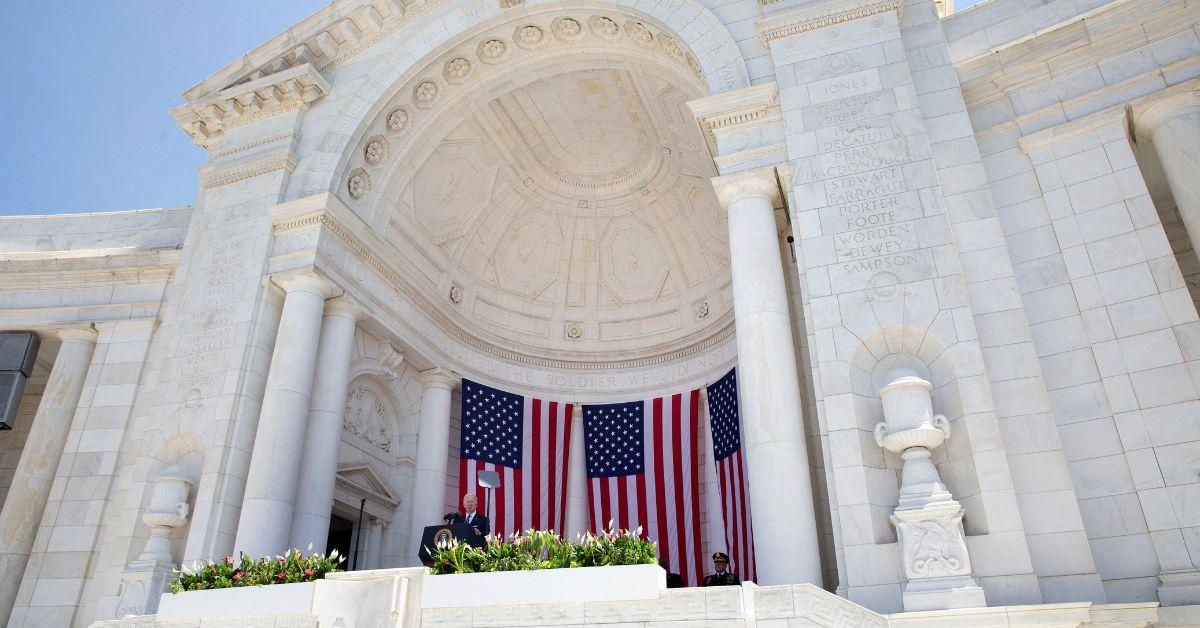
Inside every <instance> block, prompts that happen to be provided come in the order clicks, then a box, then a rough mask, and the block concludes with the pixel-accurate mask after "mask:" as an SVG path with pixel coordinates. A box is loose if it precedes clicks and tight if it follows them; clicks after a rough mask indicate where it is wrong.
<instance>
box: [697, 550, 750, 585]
mask: <svg viewBox="0 0 1200 628" xmlns="http://www.w3.org/2000/svg"><path fill="white" fill-rule="evenodd" d="M712 558H713V570H714V571H716V573H713V574H709V575H707V576H704V586H706V587H736V586H740V585H741V584H742V579H741V578H739V577H738V575H737V574H735V573H733V572H730V571H728V568H729V557H728V556H726V555H725V553H724V552H716V553H715V554H713V557H712Z"/></svg>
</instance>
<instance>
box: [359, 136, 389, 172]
mask: <svg viewBox="0 0 1200 628" xmlns="http://www.w3.org/2000/svg"><path fill="white" fill-rule="evenodd" d="M387 152H388V142H387V140H386V139H384V138H383V137H373V138H371V141H369V142H367V146H366V147H365V148H363V159H365V160H366V162H367V163H369V164H371V165H372V166H374V165H376V164H378V163H379V162H381V161H383V159H384V158H385V157H387Z"/></svg>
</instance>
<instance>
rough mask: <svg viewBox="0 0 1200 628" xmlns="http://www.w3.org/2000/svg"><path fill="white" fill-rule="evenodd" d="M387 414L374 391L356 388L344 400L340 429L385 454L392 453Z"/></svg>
mask: <svg viewBox="0 0 1200 628" xmlns="http://www.w3.org/2000/svg"><path fill="white" fill-rule="evenodd" d="M387 426H388V412H387V408H386V407H385V406H384V405H383V401H381V400H380V399H379V397H378V396H377V395H376V394H375V391H373V390H371V389H370V388H368V387H366V386H358V387H356V388H355V389H354V390H351V391H350V394H349V396H347V398H346V412H345V414H344V415H343V418H342V428H343V429H345V430H346V431H347V432H350V433H351V434H354V435H356V436H360V437H362V438H363V439H364V440H366V441H367V442H368V443H371V444H372V445H374V446H376V447H378V448H380V449H382V450H383V451H386V452H391V451H392V435H391V430H389V429H388V427H387Z"/></svg>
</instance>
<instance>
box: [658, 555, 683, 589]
mask: <svg viewBox="0 0 1200 628" xmlns="http://www.w3.org/2000/svg"><path fill="white" fill-rule="evenodd" d="M658 566H659V567H662V568H663V571H665V572H667V588H668V589H682V588H683V577H682V576H680V575H679V574H677V573H675V572H673V571H671V570H670V569H669V568H667V559H665V558H660V559H658Z"/></svg>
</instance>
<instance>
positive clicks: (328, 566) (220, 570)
mask: <svg viewBox="0 0 1200 628" xmlns="http://www.w3.org/2000/svg"><path fill="white" fill-rule="evenodd" d="M308 549H309V550H311V549H312V546H311V545H310V546H309V547H308ZM345 560H346V559H345V558H342V557H340V556H338V553H337V550H333V551H332V552H330V553H329V556H325V555H323V554H311V555H309V556H304V555H303V554H301V553H300V550H297V549H292V550H288V551H287V552H286V553H285V554H284V555H283V556H276V557H275V558H269V557H266V556H264V557H262V558H250V557H249V556H246V555H245V554H242V555H241V560H239V561H236V562H235V561H234V559H233V558H232V557H226V558H225V559H224V560H222V561H221V562H213V561H211V560H208V561H203V562H196V563H193V564H192V566H191V567H186V566H185V567H183V568H182V569H177V570H175V573H178V574H179V578H178V579H176V580H175V581H174V582H172V583H171V591H172V592H174V593H179V592H181V591H205V590H208V589H227V588H229V587H254V586H260V585H264V584H291V583H293V582H312V581H313V580H320V579H321V578H324V577H325V574H327V573H329V572H331V571H341V568H340V567H339V565H340V564H341V563H342V562H344V561H345Z"/></svg>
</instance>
